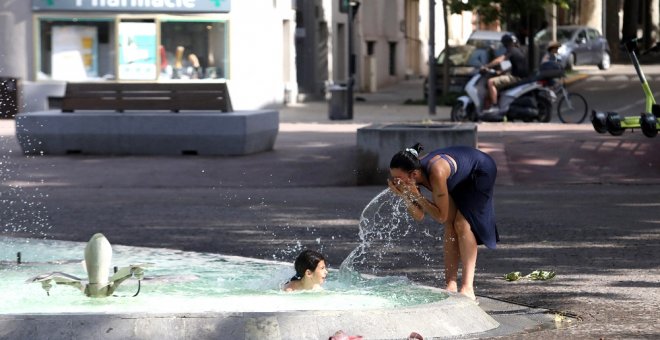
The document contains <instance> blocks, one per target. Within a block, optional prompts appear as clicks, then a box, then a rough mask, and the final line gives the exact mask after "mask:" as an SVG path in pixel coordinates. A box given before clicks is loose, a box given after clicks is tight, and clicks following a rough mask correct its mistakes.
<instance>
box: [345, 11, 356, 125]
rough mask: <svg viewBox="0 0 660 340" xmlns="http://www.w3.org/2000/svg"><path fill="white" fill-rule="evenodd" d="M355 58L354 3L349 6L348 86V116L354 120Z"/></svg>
mask: <svg viewBox="0 0 660 340" xmlns="http://www.w3.org/2000/svg"><path fill="white" fill-rule="evenodd" d="M354 74H355V56H354V55H353V1H350V2H349V4H348V84H347V87H346V115H347V117H348V119H353V82H354V78H355V77H354Z"/></svg>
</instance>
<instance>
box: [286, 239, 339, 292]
mask: <svg viewBox="0 0 660 340" xmlns="http://www.w3.org/2000/svg"><path fill="white" fill-rule="evenodd" d="M294 267H295V268H296V275H294V276H293V277H292V278H291V280H289V282H287V283H286V284H285V285H284V287H283V288H282V289H283V290H284V291H287V292H292V291H295V290H318V289H322V288H321V285H322V284H323V283H324V282H325V277H326V276H327V275H328V270H327V269H326V267H325V258H324V257H323V255H321V253H319V252H316V251H314V250H309V249H307V250H303V251H302V252H301V253H300V254H299V255H298V257H297V258H296V262H295V263H294Z"/></svg>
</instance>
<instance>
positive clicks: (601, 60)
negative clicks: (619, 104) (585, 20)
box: [534, 26, 610, 70]
mask: <svg viewBox="0 0 660 340" xmlns="http://www.w3.org/2000/svg"><path fill="white" fill-rule="evenodd" d="M551 40H552V32H551V31H550V29H545V30H542V31H540V32H539V33H538V34H537V35H536V36H535V38H534V41H535V43H536V44H537V46H539V51H541V52H543V53H545V51H546V48H547V46H548V44H549V43H550V42H551ZM557 41H558V42H559V43H561V46H560V47H559V51H558V54H559V57H560V58H561V64H562V66H563V67H564V68H566V69H567V70H570V69H571V68H572V67H573V66H574V65H597V66H598V68H600V69H601V70H607V69H608V68H610V46H609V44H608V43H607V40H606V39H605V38H604V37H603V36H601V35H600V33H599V32H598V31H597V30H595V29H593V28H590V27H587V26H557ZM543 53H541V55H543Z"/></svg>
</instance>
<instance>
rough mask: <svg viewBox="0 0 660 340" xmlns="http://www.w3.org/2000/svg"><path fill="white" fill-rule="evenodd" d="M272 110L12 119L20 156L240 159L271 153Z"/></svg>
mask: <svg viewBox="0 0 660 340" xmlns="http://www.w3.org/2000/svg"><path fill="white" fill-rule="evenodd" d="M278 130H279V112H278V111H274V110H261V111H234V112H229V113H221V112H205V111H191V112H181V113H172V112H158V111H155V112H143V111H140V112H124V113H119V112H112V111H77V112H71V113H67V112H60V111H37V112H30V113H22V114H19V115H18V116H17V117H16V137H17V138H18V141H19V144H20V145H21V148H22V149H23V153H25V154H45V155H65V154H93V155H181V154H192V155H208V156H216V155H219V156H231V155H245V154H251V153H257V152H262V151H269V150H272V149H273V145H274V144H275V139H276V137H277V133H278Z"/></svg>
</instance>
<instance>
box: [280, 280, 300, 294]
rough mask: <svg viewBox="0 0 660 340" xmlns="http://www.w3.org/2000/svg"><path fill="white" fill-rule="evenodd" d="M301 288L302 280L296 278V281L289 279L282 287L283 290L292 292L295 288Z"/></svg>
mask: <svg viewBox="0 0 660 340" xmlns="http://www.w3.org/2000/svg"><path fill="white" fill-rule="evenodd" d="M298 289H300V281H299V280H294V281H289V282H287V283H285V284H284V286H283V287H282V290H283V291H285V292H292V291H294V290H298Z"/></svg>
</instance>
